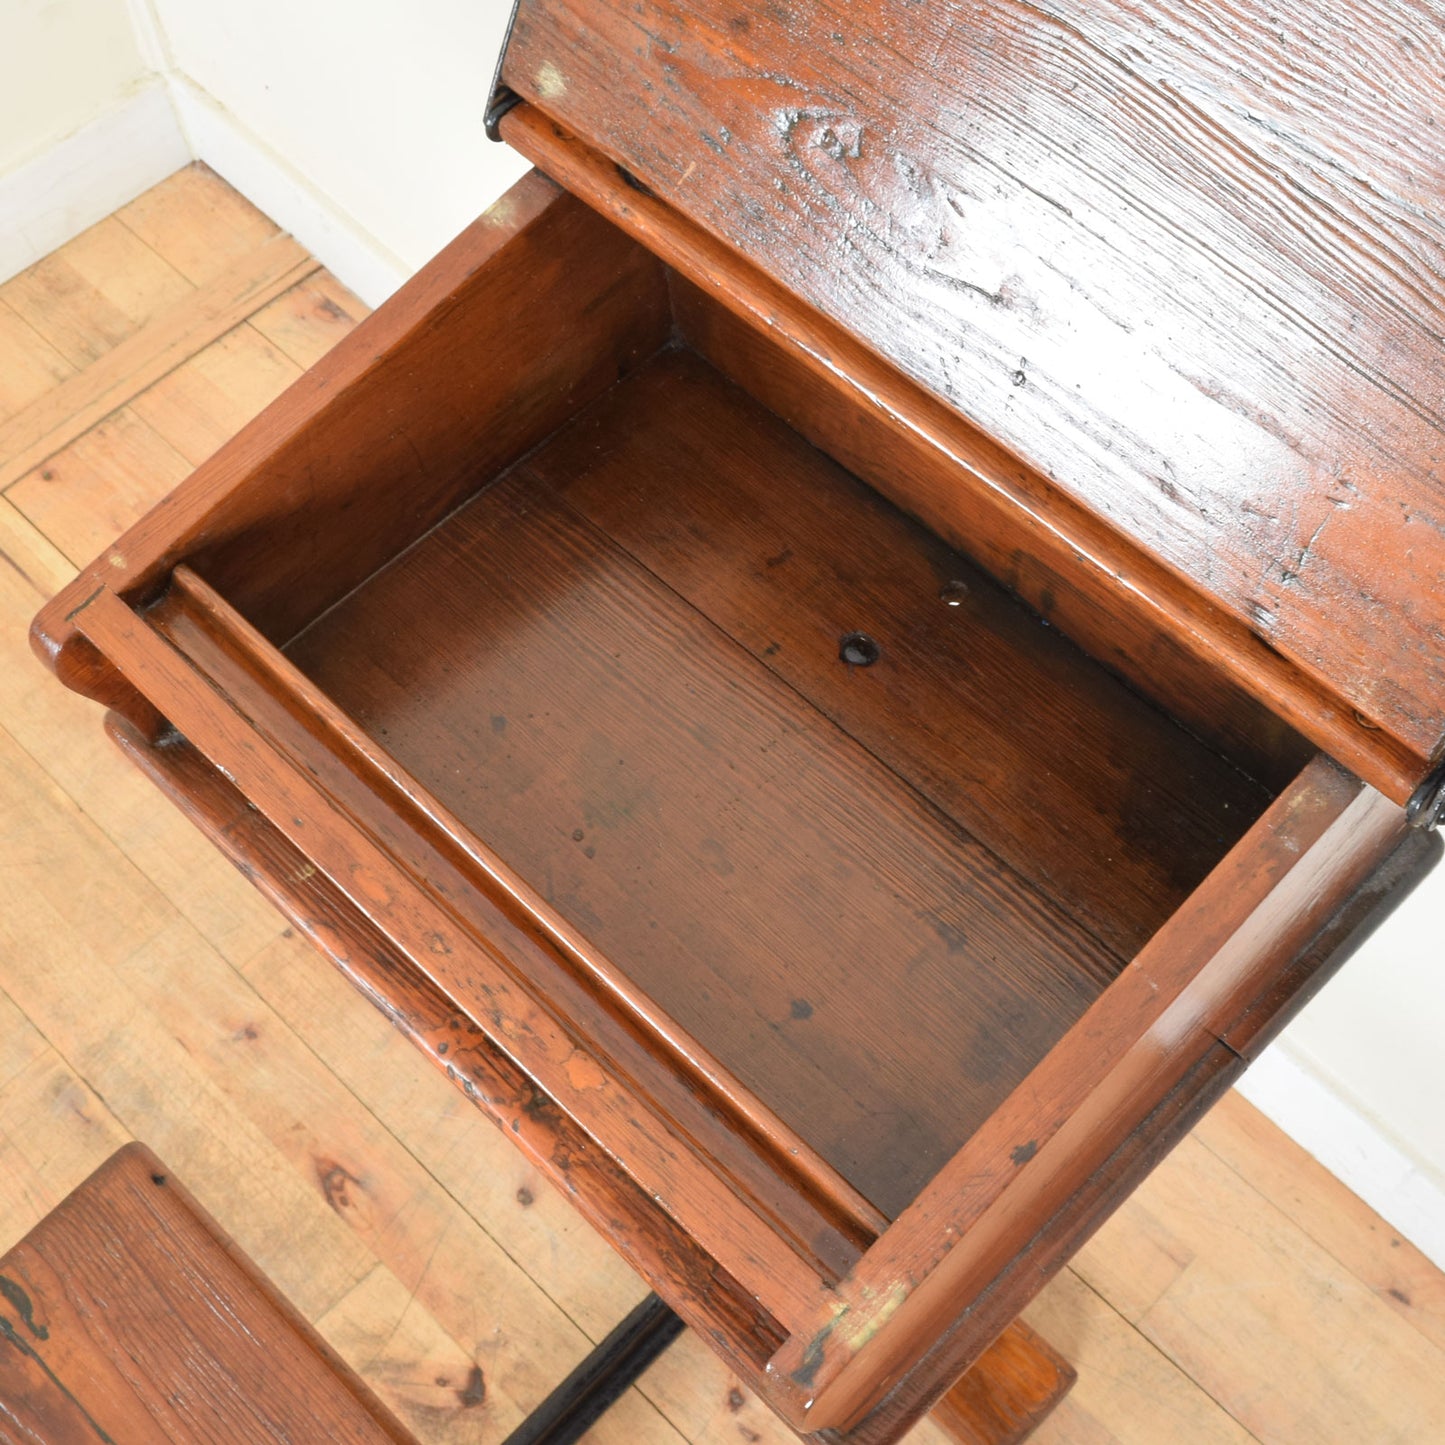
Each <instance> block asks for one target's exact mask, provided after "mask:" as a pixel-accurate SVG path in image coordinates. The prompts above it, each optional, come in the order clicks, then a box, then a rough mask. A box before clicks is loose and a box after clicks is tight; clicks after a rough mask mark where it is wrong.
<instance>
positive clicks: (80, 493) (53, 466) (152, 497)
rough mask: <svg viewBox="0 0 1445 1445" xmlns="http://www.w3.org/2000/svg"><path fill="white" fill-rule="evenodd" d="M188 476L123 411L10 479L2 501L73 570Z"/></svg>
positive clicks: (183, 463) (166, 448)
mask: <svg viewBox="0 0 1445 1445" xmlns="http://www.w3.org/2000/svg"><path fill="white" fill-rule="evenodd" d="M190 470H191V463H190V462H189V461H188V460H187V459H186V457H184V456H183V455H182V454H181V453H180V452H178V451H177V450H176V449H175V447H173V446H171V445H170V443H169V442H167V441H166V439H165V438H164V437H163V436H161V435H160V433H159V432H157V431H156V430H155V429H154V428H153V427H151V426H150V425H149V424H147V423H146V422H145V421H144V420H143V419H142V418H141V417H139V416H138V415H137V414H136V413H135V411H134V410H132V409H131V408H129V407H122V408H121V409H120V410H119V411H116V412H113V413H112V414H111V415H110V416H108V417H106V418H105V420H104V421H102V422H101V423H100V424H99V425H97V426H95V427H92V428H91V429H90V430H89V431H87V432H85V433H84V434H83V435H82V436H79V437H77V438H76V439H75V440H74V441H73V442H71V443H70V445H69V446H67V447H65V448H64V449H63V450H61V451H59V452H57V453H56V454H55V455H54V456H52V457H50V458H48V459H47V460H46V461H45V462H44V463H43V464H42V465H41V466H38V467H35V468H34V469H33V470H31V471H29V472H26V473H24V474H23V475H22V476H20V477H19V478H18V479H17V480H16V481H14V482H13V483H12V484H11V486H10V487H9V489H8V490H7V491H6V493H5V495H6V497H8V498H9V499H10V501H11V502H12V503H13V504H14V506H15V507H16V508H17V509H18V510H19V511H20V512H22V513H23V514H24V515H25V517H26V518H27V519H28V520H29V521H30V522H32V523H33V524H34V525H35V527H36V528H37V529H38V530H39V531H41V532H42V533H44V535H45V536H46V537H47V538H48V539H49V541H51V542H52V543H53V544H54V545H55V546H56V547H58V548H59V549H60V550H61V551H62V552H63V553H64V554H65V555H66V556H67V557H68V558H70V560H71V561H72V562H73V563H74V564H75V565H76V566H77V567H81V566H84V565H85V563H87V562H89V561H90V559H91V558H92V557H95V556H97V555H98V554H99V553H101V552H103V551H104V550H105V549H106V548H107V547H108V546H110V544H111V543H112V542H113V541H114V540H115V539H116V538H117V537H118V536H119V535H120V533H121V532H122V531H124V530H125V528H127V527H128V526H130V525H131V523H132V522H134V521H135V520H137V519H138V518H140V517H143V516H144V515H145V514H146V512H147V511H149V510H150V508H151V507H153V506H154V505H155V504H156V503H157V502H158V501H160V499H161V498H162V497H164V496H165V495H166V494H167V493H168V492H170V491H171V490H172V489H173V488H174V487H175V485H176V483H177V482H179V481H181V480H182V478H184V477H185V476H186V475H187V474H188V473H189V472H190Z"/></svg>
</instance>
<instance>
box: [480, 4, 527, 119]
mask: <svg viewBox="0 0 1445 1445" xmlns="http://www.w3.org/2000/svg"><path fill="white" fill-rule="evenodd" d="M521 3H522V0H512V13H511V14H510V15H509V16H508V17H507V29H506V33H505V34H504V35H503V36H502V48H501V49H500V50H499V51H498V52H497V68H496V70H494V71H493V72H492V88H491V90H490V91H489V92H488V93H487V112H486V115H485V117H484V118H483V121H482V124H483V126H484V128H485V129H486V132H487V139H488V140H495V141H499V140H501V138H502V130H501V125H502V117H503V116H504V115H506V113H507V112H508V111H509V110H511V109H512V107H513V106H515V105H520V104H521V101H522V97H521V96H520V95H518V94H517V92H516V91H515V90H513V89H512V87H511V86H510V85H508V84H507V83H506V82H505V81H504V80H503V79H502V66H503V64H505V62H506V59H507V46H509V45H510V44H511V43H512V27H513V26H514V25H515V24H516V23H517V11H518V10H519V9H520V8H521Z"/></svg>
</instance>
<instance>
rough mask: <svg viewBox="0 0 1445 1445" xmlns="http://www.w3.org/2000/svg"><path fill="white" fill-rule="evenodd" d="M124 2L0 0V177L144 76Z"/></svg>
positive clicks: (120, 97) (114, 101)
mask: <svg viewBox="0 0 1445 1445" xmlns="http://www.w3.org/2000/svg"><path fill="white" fill-rule="evenodd" d="M147 73H148V67H147V66H146V65H145V63H144V62H143V61H142V60H141V53H140V47H139V45H138V44H137V41H136V37H135V34H134V32H133V30H132V29H131V23H130V17H129V15H128V13H127V9H126V0H0V175H4V174H5V173H6V172H8V171H13V170H15V169H16V168H17V167H18V166H20V165H22V164H23V163H24V162H26V161H28V160H31V159H33V158H34V157H35V156H37V155H39V154H40V153H41V152H42V151H45V150H48V149H49V148H50V147H51V146H53V145H54V144H55V143H56V142H57V141H61V140H64V139H65V138H66V137H67V136H69V135H72V134H73V133H74V132H76V131H78V130H79V129H80V128H81V127H82V126H83V125H85V124H86V123H87V122H89V121H92V120H94V119H95V118H96V117H97V116H98V115H100V114H101V113H102V112H103V111H106V110H109V109H110V108H111V107H112V106H115V105H117V104H118V103H119V102H121V101H122V100H124V99H125V97H126V96H127V95H128V94H129V93H131V92H132V91H133V90H135V89H136V88H137V87H138V86H140V85H141V84H142V83H143V82H144V81H145V79H146V76H147Z"/></svg>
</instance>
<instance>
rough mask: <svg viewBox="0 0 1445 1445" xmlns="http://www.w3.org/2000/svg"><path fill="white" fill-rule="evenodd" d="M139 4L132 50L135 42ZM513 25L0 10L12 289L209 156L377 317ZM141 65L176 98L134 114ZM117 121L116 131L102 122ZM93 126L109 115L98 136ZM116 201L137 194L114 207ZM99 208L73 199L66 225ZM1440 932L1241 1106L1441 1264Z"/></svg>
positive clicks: (317, 9)
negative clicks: (66, 202)
mask: <svg viewBox="0 0 1445 1445" xmlns="http://www.w3.org/2000/svg"><path fill="white" fill-rule="evenodd" d="M126 4H128V5H129V7H130V10H131V14H132V19H133V21H134V24H135V27H136V37H137V40H138V42H139V44H138V46H137V41H136V40H132V39H130V38H128V37H127V35H126V34H125V32H124V29H123V27H122V26H121V23H120V20H121V9H122V6H123V5H126ZM508 8H509V6H508V4H507V0H247V3H245V4H224V5H223V4H217V3H216V0H0V218H5V220H6V221H7V222H8V224H0V277H3V275H5V274H7V273H6V270H5V267H6V252H5V249H4V246H5V241H6V238H7V237H15V236H20V237H22V239H23V237H24V235H26V234H29V233H30V232H33V233H34V236H38V237H40V238H41V239H40V241H35V240H34V239H33V237H32V241H30V242H27V243H26V244H30V245H31V246H32V249H33V245H35V244H42V242H43V241H44V239H45V238H46V237H49V240H48V244H46V245H44V246H43V249H49V248H50V246H54V245H58V244H59V243H60V242H61V241H63V240H65V239H66V238H67V236H66V234H60V233H57V232H56V229H55V224H50V223H47V224H49V230H47V229H46V226H45V225H41V224H40V223H39V222H38V221H37V220H36V217H37V215H39V214H41V213H42V212H45V213H46V214H48V215H50V217H51V221H52V222H54V221H55V218H56V217H57V216H60V215H61V212H59V211H57V210H56V208H55V206H54V204H53V201H54V193H55V191H56V186H57V184H59V182H57V179H56V178H57V177H59V178H60V182H63V184H60V189H62V190H66V188H67V187H68V190H66V194H67V195H70V196H71V197H72V199H74V198H75V197H79V196H85V197H90V198H91V202H90V203H91V204H94V203H95V198H99V201H100V204H101V206H102V209H101V210H99V211H98V212H96V214H95V215H92V216H90V217H89V219H88V220H80V221H78V222H77V223H76V224H75V225H74V229H73V230H72V231H70V232H69V234H74V230H78V229H80V226H81V225H82V224H89V221H90V220H94V219H96V218H97V216H99V215H103V214H105V213H106V212H108V211H110V210H111V209H114V207H115V206H117V205H120V204H122V203H123V202H124V201H125V200H127V199H129V198H130V195H133V194H135V192H136V191H138V190H139V189H141V188H142V186H143V185H144V184H149V180H146V179H144V178H145V177H147V176H149V177H150V178H151V179H159V178H160V177H161V176H163V175H165V174H168V173H169V171H170V170H173V169H175V168H176V167H177V166H179V165H181V164H183V163H184V161H185V160H186V159H188V158H189V157H190V156H198V157H199V158H201V159H203V160H205V161H206V162H207V163H208V164H210V165H211V166H212V167H213V168H214V169H216V170H217V171H219V172H220V174H222V175H223V176H225V177H226V178H227V179H228V180H230V181H231V182H232V184H233V185H235V186H236V187H237V188H238V189H239V190H241V191H242V192H243V193H244V194H246V195H248V196H249V197H250V198H251V199H252V200H253V201H255V202H256V204H257V205H259V206H260V207H261V208H262V209H263V210H265V211H266V212H268V213H269V214H270V215H271V216H272V217H273V218H274V219H276V220H277V221H278V222H279V223H280V224H282V225H283V226H285V227H286V228H287V229H289V230H291V231H292V232H294V233H295V234H296V235H297V236H298V237H299V238H300V239H301V240H302V241H303V242H304V243H305V244H306V245H307V246H309V247H310V248H311V249H312V250H313V251H314V252H315V253H316V254H317V255H318V256H319V257H320V258H321V259H322V260H323V261H324V262H325V263H326V264H327V265H328V266H329V267H330V268H331V270H332V271H333V272H335V273H336V274H337V275H338V276H340V278H341V279H342V280H343V281H344V282H346V284H348V285H349V286H351V287H352V288H353V289H355V290H356V291H357V292H358V293H359V294H360V295H361V296H362V297H363V299H365V300H366V301H368V302H370V303H372V304H376V303H377V302H379V301H380V300H381V299H382V298H383V297H384V296H385V295H387V294H388V293H389V292H390V291H391V290H392V289H393V288H394V287H395V286H396V285H398V284H399V283H400V282H401V281H402V280H404V279H405V278H406V277H407V276H408V275H410V274H411V272H412V271H414V270H415V269H416V268H418V267H419V266H421V265H422V264H424V263H425V261H426V260H427V259H428V257H430V256H431V255H433V254H434V253H435V252H436V251H437V250H439V249H440V248H441V247H442V246H443V245H444V244H445V243H446V242H447V241H449V240H450V239H451V237H452V236H453V235H454V234H455V233H456V232H457V231H458V230H460V229H461V228H462V226H464V225H465V224H466V223H467V222H468V221H470V220H471V219H472V217H473V216H475V215H476V214H477V213H479V212H480V211H481V210H483V209H484V208H485V207H486V206H487V205H488V204H489V203H490V202H491V201H492V200H493V199H494V198H495V197H496V196H498V195H499V194H500V193H501V192H502V191H503V190H504V189H505V188H506V187H507V186H508V185H509V184H510V183H511V182H512V180H514V179H515V178H516V177H517V176H519V175H520V174H521V173H522V172H523V170H525V163H524V162H522V161H521V160H520V158H518V157H517V156H515V155H513V154H512V153H510V152H509V151H507V150H506V149H505V148H504V147H501V146H496V145H492V144H489V143H488V142H487V141H486V140H485V139H484V137H483V135H482V114H483V110H484V107H485V104H486V99H487V87H488V84H489V82H490V78H491V73H492V67H493V63H494V59H495V54H496V49H497V46H498V44H499V43H500V39H501V34H502V31H503V28H504V25H505V22H506V15H507V11H508ZM147 66H149V67H150V69H152V70H153V71H155V72H158V73H159V75H160V76H161V77H162V79H163V82H164V86H165V90H164V91H161V90H158V89H152V90H150V91H145V90H142V91H141V92H140V99H139V100H135V99H132V100H126V98H125V97H126V93H127V88H128V87H135V86H137V85H142V86H143V85H144V75H145V71H146V68H147ZM147 97H148V99H147ZM117 102H121V112H119V113H118V112H107V111H106V109H105V108H106V106H107V105H112V106H113V105H114V104H116V103H117ZM106 115H111V116H112V117H113V119H112V121H111V122H107V121H106V119H105V117H106ZM176 115H179V117H180V121H181V124H182V126H183V128H184V138H182V132H181V130H180V129H178V128H177V127H176V125H175V119H174V118H175V116H176ZM92 116H99V117H100V118H99V119H95V120H91V124H90V125H89V126H85V125H84V123H85V121H86V120H87V119H90V118H91V117H92ZM122 122H123V123H122ZM76 126H84V128H83V129H82V130H81V131H79V132H78V133H77V134H76V135H73V136H71V138H70V139H69V140H68V141H65V142H63V144H61V145H59V146H55V147H53V149H51V150H49V151H43V153H42V154H41V155H40V156H39V157H37V158H36V159H34V160H32V161H31V162H30V163H29V164H28V165H26V166H21V167H20V169H19V170H17V171H15V172H13V173H12V175H11V176H10V177H7V176H6V175H5V174H4V167H5V164H6V162H5V160H4V159H3V158H5V157H10V158H11V159H13V160H23V159H24V158H25V156H26V155H28V154H30V153H31V152H33V151H35V150H38V149H42V148H43V147H45V146H47V145H50V144H51V143H52V142H54V141H57V140H60V139H61V138H62V137H63V136H64V135H65V134H66V131H67V128H70V129H72V130H73V129H74V128H75V127H76ZM81 162H84V164H81ZM98 162H103V163H104V164H103V165H101V164H98ZM117 177H120V179H119V180H117V179H116V178H117ZM27 178H28V179H27ZM107 186H109V187H111V190H110V191H107V189H106V188H107ZM117 186H119V188H120V190H122V191H124V190H125V189H126V188H127V187H132V186H133V187H134V189H133V190H130V192H129V194H119V195H116V197H115V198H114V199H109V200H107V198H108V197H109V196H111V195H112V194H114V192H115V188H116V187H117ZM7 187H8V189H7ZM47 198H49V199H47ZM47 205H48V206H49V211H48V212H46V206H47ZM82 210H83V207H82V206H81V205H80V203H79V202H78V201H77V202H76V205H75V207H74V216H72V217H71V219H72V220H74V219H75V217H78V216H80V215H81V213H82ZM66 214H69V213H66ZM27 228H29V230H28V231H27ZM61 229H62V230H63V226H62V228H61ZM36 254H40V253H38V252H37V253H36ZM30 259H34V257H33V256H31V258H30ZM1442 933H1445V869H1442V870H1441V872H1440V874H1438V875H1437V876H1436V877H1435V878H1434V879H1432V880H1431V881H1430V882H1427V884H1426V885H1425V886H1424V887H1423V888H1422V889H1421V890H1420V891H1419V892H1417V894H1416V895H1415V897H1414V898H1413V899H1412V900H1411V902H1410V903H1409V904H1408V905H1407V906H1406V908H1405V909H1403V910H1401V912H1400V913H1398V914H1397V915H1396V916H1395V917H1394V919H1392V920H1391V921H1390V923H1389V924H1388V925H1387V926H1386V927H1385V929H1383V930H1382V931H1381V932H1380V933H1379V934H1378V935H1377V936H1376V937H1375V939H1374V940H1372V941H1371V943H1370V944H1369V945H1368V946H1367V947H1366V948H1365V949H1364V950H1363V951H1362V952H1361V953H1360V954H1358V955H1357V956H1356V957H1355V959H1354V960H1353V961H1352V962H1351V963H1350V964H1349V965H1348V966H1347V967H1346V969H1345V970H1344V972H1343V973H1342V974H1341V975H1340V976H1339V977H1338V978H1337V979H1336V980H1335V981H1334V982H1333V983H1332V984H1331V985H1330V986H1329V987H1328V988H1327V989H1326V990H1325V991H1324V993H1323V994H1322V995H1321V996H1320V998H1319V999H1318V1000H1317V1001H1316V1002H1315V1003H1314V1004H1312V1005H1311V1007H1310V1008H1309V1009H1308V1010H1307V1011H1306V1013H1305V1014H1304V1015H1303V1016H1302V1017H1301V1018H1300V1019H1299V1020H1298V1021H1297V1022H1296V1023H1295V1024H1294V1025H1293V1026H1292V1027H1291V1029H1290V1030H1289V1031H1288V1033H1287V1034H1286V1035H1285V1036H1284V1038H1283V1039H1281V1041H1280V1042H1279V1043H1278V1044H1277V1045H1276V1046H1275V1047H1274V1048H1273V1049H1271V1050H1270V1051H1269V1052H1268V1053H1267V1054H1266V1055H1265V1058H1264V1059H1263V1060H1262V1061H1261V1062H1260V1064H1258V1065H1257V1066H1256V1067H1255V1069H1254V1070H1252V1071H1251V1073H1250V1074H1249V1075H1248V1076H1247V1077H1246V1082H1245V1084H1244V1086H1243V1087H1244V1092H1245V1093H1247V1094H1248V1095H1249V1096H1250V1097H1251V1098H1252V1099H1253V1100H1254V1101H1255V1102H1256V1103H1257V1104H1258V1105H1259V1106H1260V1107H1261V1108H1263V1109H1264V1111H1265V1112H1266V1113H1268V1114H1270V1115H1271V1116H1272V1117H1273V1118H1275V1119H1276V1120H1278V1121H1279V1122H1280V1123H1281V1124H1282V1125H1283V1126H1284V1127H1285V1128H1286V1129H1287V1130H1288V1131H1289V1132H1290V1133H1291V1134H1293V1135H1294V1137H1295V1138H1296V1139H1298V1140H1299V1141H1300V1142H1301V1143H1302V1144H1303V1145H1304V1146H1305V1147H1306V1148H1307V1149H1309V1150H1310V1151H1311V1152H1312V1153H1314V1154H1315V1155H1316V1156H1317V1157H1319V1158H1320V1159H1321V1160H1323V1162H1324V1163H1326V1164H1327V1165H1328V1166H1329V1167H1330V1168H1332V1169H1333V1170H1334V1171H1335V1172H1336V1173H1337V1174H1338V1175H1340V1177H1341V1178H1342V1179H1344V1180H1345V1182H1346V1183H1347V1184H1349V1185H1350V1187H1351V1188H1353V1189H1354V1190H1355V1191H1356V1192H1357V1193H1358V1194H1360V1195H1361V1196H1362V1197H1363V1198H1364V1199H1366V1200H1367V1201H1368V1202H1369V1203H1370V1204H1371V1205H1372V1206H1373V1207H1374V1208H1375V1209H1377V1210H1378V1211H1379V1212H1380V1213H1381V1214H1383V1215H1384V1216H1385V1217H1386V1218H1387V1219H1389V1220H1390V1221H1391V1222H1392V1223H1393V1224H1394V1225H1395V1226H1396V1227H1397V1228H1398V1229H1400V1230H1401V1232H1402V1233H1404V1234H1406V1235H1407V1236H1408V1237H1409V1238H1411V1239H1413V1240H1414V1241H1415V1242H1416V1243H1417V1244H1419V1245H1420V1246H1421V1247H1422V1248H1424V1249H1425V1250H1426V1251H1427V1252H1428V1253H1430V1254H1431V1255H1432V1256H1433V1257H1434V1258H1435V1259H1436V1260H1437V1261H1439V1262H1440V1263H1441V1264H1442V1265H1445V948H1442V947H1441V942H1440V940H1441V937H1442Z"/></svg>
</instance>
